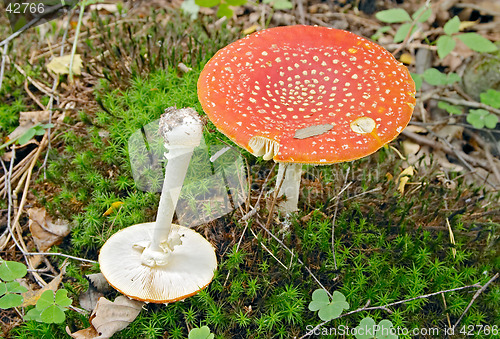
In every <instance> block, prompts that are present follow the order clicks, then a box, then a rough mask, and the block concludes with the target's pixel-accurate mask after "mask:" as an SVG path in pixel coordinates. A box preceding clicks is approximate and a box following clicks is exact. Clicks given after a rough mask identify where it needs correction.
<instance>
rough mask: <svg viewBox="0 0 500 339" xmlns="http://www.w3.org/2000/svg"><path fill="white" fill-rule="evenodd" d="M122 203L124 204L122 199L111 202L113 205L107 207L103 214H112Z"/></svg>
mask: <svg viewBox="0 0 500 339" xmlns="http://www.w3.org/2000/svg"><path fill="white" fill-rule="evenodd" d="M121 205H123V202H122V201H115V202H114V203H112V204H111V207H110V208H108V209H107V211H106V212H104V213H103V216H107V215H110V214H111V213H113V211H115V210H117V209H118V208H119V207H120V206H121Z"/></svg>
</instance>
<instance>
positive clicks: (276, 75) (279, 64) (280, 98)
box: [198, 26, 415, 213]
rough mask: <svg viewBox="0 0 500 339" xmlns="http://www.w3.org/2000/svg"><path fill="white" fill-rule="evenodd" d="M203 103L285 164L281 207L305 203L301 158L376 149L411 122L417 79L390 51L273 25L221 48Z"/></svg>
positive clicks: (234, 133) (205, 80) (204, 77)
mask: <svg viewBox="0 0 500 339" xmlns="http://www.w3.org/2000/svg"><path fill="white" fill-rule="evenodd" d="M198 97H199V100H200V102H201V105H202V107H203V109H204V111H205V112H206V114H207V115H208V117H209V118H210V120H212V122H213V123H214V124H215V125H216V126H217V128H218V129H219V130H220V131H221V132H222V133H224V134H225V135H227V136H228V137H229V138H230V139H231V140H233V141H234V142H235V143H236V144H238V145H240V146H241V147H243V148H245V149H247V150H248V151H250V152H251V153H252V154H254V155H256V156H261V155H262V156H263V158H264V159H265V160H269V159H273V160H274V161H276V162H279V170H278V180H277V185H279V184H280V182H281V178H282V177H283V174H284V172H285V169H286V175H285V178H284V180H283V184H282V186H281V190H280V192H279V195H283V194H285V196H286V198H287V200H286V201H285V203H283V204H282V205H281V206H280V209H281V211H282V212H285V213H289V212H293V211H295V210H297V202H298V198H299V186H300V177H301V168H302V167H301V165H302V164H317V165H325V164H331V163H336V162H343V161H350V160H355V159H359V158H362V157H364V156H367V155H369V154H371V153H373V152H375V151H376V150H378V149H379V148H380V147H382V146H383V145H385V144H386V143H388V142H390V141H391V140H393V139H394V138H395V137H396V136H397V135H398V134H399V133H400V132H401V131H402V130H403V129H404V128H405V127H406V125H407V124H408V122H409V121H410V118H411V114H412V112H413V108H414V105H415V84H414V83H413V80H412V79H411V77H410V73H409V72H408V70H407V69H406V67H405V66H403V64H401V63H400V62H398V61H396V59H395V58H394V57H393V56H392V55H391V54H390V53H389V52H388V51H386V50H385V49H384V48H382V47H380V46H379V45H377V44H375V43H373V42H371V41H369V40H367V39H365V38H362V37H360V36H357V35H355V34H353V33H350V32H346V31H342V30H337V29H333V28H326V27H313V26H288V27H276V28H271V29H266V30H263V31H260V32H257V33H255V34H252V35H249V36H247V37H245V38H243V39H241V40H238V41H236V42H234V43H232V44H230V45H228V46H226V47H225V48H223V49H221V50H220V51H218V52H217V54H216V55H215V56H214V57H213V58H212V59H211V60H210V61H209V62H208V63H207V64H206V65H205V68H204V69H203V71H202V72H201V75H200V78H199V80H198Z"/></svg>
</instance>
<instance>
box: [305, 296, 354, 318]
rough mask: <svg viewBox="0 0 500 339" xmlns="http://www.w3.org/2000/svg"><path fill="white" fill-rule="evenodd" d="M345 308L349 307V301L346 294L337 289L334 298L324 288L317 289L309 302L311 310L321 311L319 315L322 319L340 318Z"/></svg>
mask: <svg viewBox="0 0 500 339" xmlns="http://www.w3.org/2000/svg"><path fill="white" fill-rule="evenodd" d="M344 309H349V303H347V302H346V299H345V296H344V295H343V294H342V293H340V292H338V291H335V292H333V295H332V299H331V300H330V297H329V296H328V293H327V292H326V291H325V290H323V289H317V290H316V291H314V292H313V294H312V301H311V302H310V303H309V310H311V311H313V312H314V311H319V312H318V316H319V318H320V319H321V320H323V321H327V320H332V319H335V318H338V317H339V316H340V315H341V314H342V312H343V310H344Z"/></svg>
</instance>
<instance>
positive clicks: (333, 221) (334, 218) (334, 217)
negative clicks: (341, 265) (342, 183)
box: [332, 200, 340, 271]
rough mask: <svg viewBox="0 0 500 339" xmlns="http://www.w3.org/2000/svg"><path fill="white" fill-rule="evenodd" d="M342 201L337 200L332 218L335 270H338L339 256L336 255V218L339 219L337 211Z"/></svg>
mask: <svg viewBox="0 0 500 339" xmlns="http://www.w3.org/2000/svg"><path fill="white" fill-rule="evenodd" d="M339 203H340V201H339V200H337V203H336V204H335V212H334V213H333V219H332V254H333V267H335V271H336V270H337V258H336V257H335V220H336V219H337V211H338V210H339Z"/></svg>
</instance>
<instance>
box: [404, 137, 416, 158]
mask: <svg viewBox="0 0 500 339" xmlns="http://www.w3.org/2000/svg"><path fill="white" fill-rule="evenodd" d="M418 151H420V145H419V144H417V143H416V142H413V141H411V140H405V141H403V153H404V154H405V155H406V156H407V157H408V156H409V155H414V154H417V153H418Z"/></svg>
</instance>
